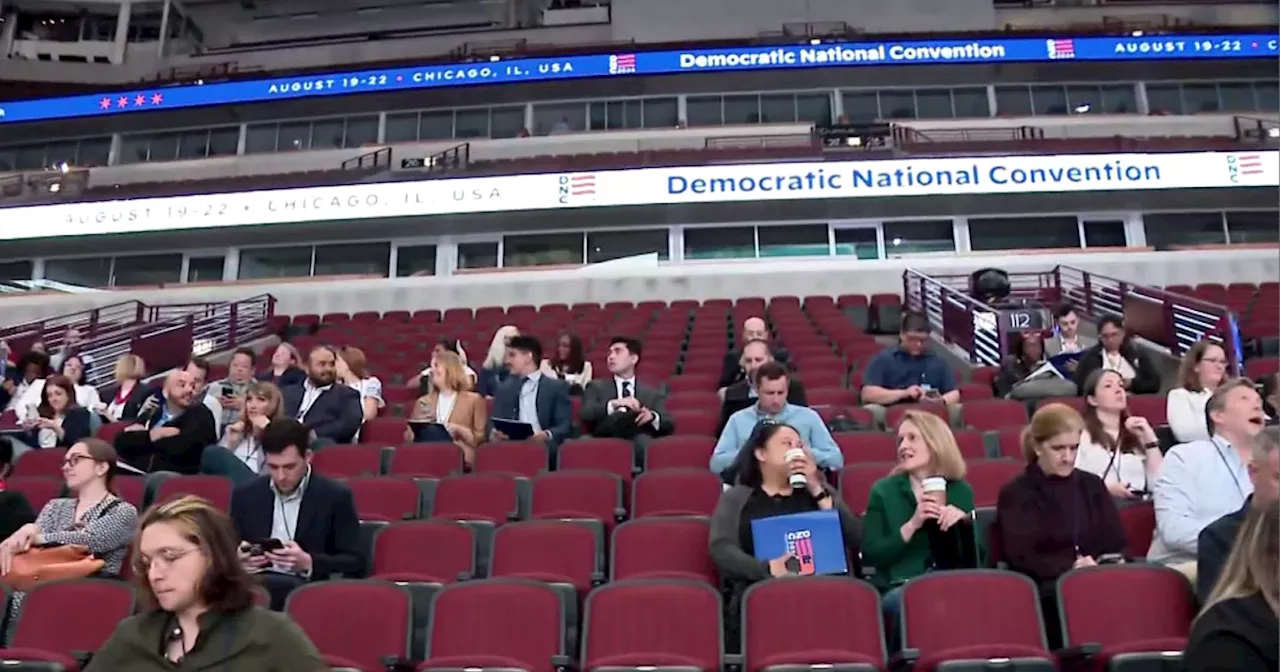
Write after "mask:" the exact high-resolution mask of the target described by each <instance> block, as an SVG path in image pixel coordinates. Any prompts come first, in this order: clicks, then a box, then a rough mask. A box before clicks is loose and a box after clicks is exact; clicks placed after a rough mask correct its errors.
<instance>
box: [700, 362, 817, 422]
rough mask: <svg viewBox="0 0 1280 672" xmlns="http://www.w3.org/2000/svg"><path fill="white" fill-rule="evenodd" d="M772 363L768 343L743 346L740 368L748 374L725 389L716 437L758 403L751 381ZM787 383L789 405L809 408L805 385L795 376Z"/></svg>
mask: <svg viewBox="0 0 1280 672" xmlns="http://www.w3.org/2000/svg"><path fill="white" fill-rule="evenodd" d="M772 361H776V360H774V358H773V352H772V351H771V349H770V348H769V343H768V341H761V340H755V341H748V342H747V343H746V345H743V346H742V359H741V364H740V368H741V369H742V370H743V371H745V372H746V374H747V377H746V379H744V380H740V381H738V382H736V383H734V384H732V385H730V386H729V387H726V388H725V390H724V398H723V399H722V400H721V402H720V423H719V424H718V425H717V427H716V436H720V433H721V432H723V431H724V426H725V425H727V424H729V417H730V416H732V415H733V414H734V413H737V412H738V411H741V410H742V409H744V408H746V407H748V406H751V405H752V404H754V403H756V398H757V395H756V390H755V386H753V385H752V384H751V381H753V380H755V377H756V371H758V370H759V369H760V367H761V366H763V365H764V364H766V363H768V362H772ZM787 381H788V382H787V403H789V404H791V405H793V406H804V407H806V408H807V407H808V406H809V400H808V399H807V398H806V397H805V393H804V383H801V382H800V381H799V380H798V379H796V377H795V376H788V377H787Z"/></svg>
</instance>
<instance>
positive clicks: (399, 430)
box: [360, 418, 406, 446]
mask: <svg viewBox="0 0 1280 672" xmlns="http://www.w3.org/2000/svg"><path fill="white" fill-rule="evenodd" d="M405 428H406V425H405V424H404V420H402V419H400V418H374V419H373V420H370V421H369V422H366V423H364V426H363V427H361V428H360V441H361V442H362V443H375V444H380V445H383V446H394V445H398V444H400V443H403V442H404V430H405Z"/></svg>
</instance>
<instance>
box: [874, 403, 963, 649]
mask: <svg viewBox="0 0 1280 672" xmlns="http://www.w3.org/2000/svg"><path fill="white" fill-rule="evenodd" d="M964 472H965V466H964V458H963V457H962V456H961V455H960V447H959V446H958V445H956V439H955V436H954V435H953V434H952V433H951V429H950V428H949V427H947V424H946V422H944V421H943V420H942V419H941V418H939V417H938V416H936V415H934V414H932V413H928V412H926V411H907V412H906V414H904V415H903V418H902V421H901V422H899V423H898V464H897V465H896V466H895V467H894V468H893V472H892V473H891V474H889V476H887V477H885V478H882V479H880V480H879V481H877V482H876V484H875V485H873V486H872V487H871V496H870V499H869V500H868V502H867V513H866V515H865V516H864V518H863V529H864V535H865V536H864V538H863V542H862V557H863V559H864V560H866V561H867V562H868V563H870V564H872V565H874V566H875V568H876V573H875V574H874V575H873V576H872V577H871V582H872V583H874V584H875V585H876V587H877V588H879V589H880V590H881V591H887V592H886V593H885V595H884V598H883V605H884V612H885V619H886V621H887V622H888V623H889V625H890V627H891V628H892V624H893V622H895V621H896V620H897V617H898V611H899V610H900V608H901V589H900V586H901V585H902V584H903V583H905V582H906V581H907V580H908V579H912V578H914V577H916V576H919V575H921V574H924V573H925V572H927V571H929V570H930V569H933V568H935V567H937V566H938V565H939V562H938V560H939V559H938V558H934V557H933V553H934V550H933V549H934V544H933V543H932V542H933V541H935V539H936V540H937V541H938V543H941V544H950V545H951V546H952V547H954V548H957V549H963V548H964V546H963V545H964V544H966V543H971V542H970V541H969V540H970V539H971V538H972V536H971V531H970V528H969V526H968V525H967V522H968V520H969V515H970V513H971V512H972V511H973V489H972V488H970V487H969V484H968V483H966V482H965V480H964ZM957 525H959V526H960V528H959V529H957V527H956V526H957ZM939 535H941V536H939ZM957 535H965V536H966V538H965V539H961V538H960V537H959V536H957Z"/></svg>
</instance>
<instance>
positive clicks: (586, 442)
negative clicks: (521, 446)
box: [557, 439, 636, 489]
mask: <svg viewBox="0 0 1280 672" xmlns="http://www.w3.org/2000/svg"><path fill="white" fill-rule="evenodd" d="M635 461H636V458H635V448H633V447H632V445H631V442H630V441H623V440H622V439H578V440H576V441H569V442H567V443H565V444H564V445H562V446H560V458H559V464H558V465H557V468H559V469H562V470H567V469H594V470H598V471H607V472H609V473H611V474H613V475H615V476H617V477H618V478H619V479H621V480H622V483H623V488H624V489H625V488H627V487H629V485H630V483H631V475H632V473H633V471H634V469H635Z"/></svg>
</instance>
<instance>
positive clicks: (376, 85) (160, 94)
mask: <svg viewBox="0 0 1280 672" xmlns="http://www.w3.org/2000/svg"><path fill="white" fill-rule="evenodd" d="M1277 53H1280V52H1278V51H1277V45H1276V35H1275V34H1261V33H1258V34H1253V33H1243V34H1231V35H1192V34H1187V35H1160V36H1151V37H1057V38H1055V37H1049V38H1033V37H1027V38H1014V39H1009V38H983V39H972V40H966V39H954V40H910V41H890V42H885V41H878V42H828V43H823V44H819V45H786V46H776V47H743V48H739V49H690V50H688V51H647V52H632V53H614V54H592V55H587V56H563V57H558V58H517V59H511V60H501V59H500V60H494V61H477V62H471V63H455V64H445V65H423V66H416V67H406V68H382V69H378V70H361V71H358V72H345V73H344V72H335V73H331V74H321V75H310V76H306V77H276V78H270V79H258V80H253V81H244V82H229V83H223V84H207V85H198V84H186V85H181V86H168V87H158V88H151V89H137V90H133V91H115V92H104V93H100V94H91V95H83V96H67V97H62V98H45V99H39V100H26V101H15V102H8V103H5V102H2V101H0V124H4V123H8V124H14V123H21V122H27V121H46V120H50V119H69V118H75V117H96V116H109V115H117V114H133V113H137V112H145V111H148V110H174V109H181V108H191V107H202V106H208V105H242V104H246V103H261V102H268V101H272V100H282V99H291V98H311V97H316V96H342V95H349V94H357V93H374V92H382V91H402V90H409V89H432V88H443V87H452V86H468V85H475V84H518V83H528V82H544V81H557V80H567V79H580V78H585V77H618V76H624V77H626V76H645V75H670V74H679V73H690V72H694V73H696V72H724V71H742V72H746V71H755V70H777V69H803V68H829V67H841V66H878V65H940V64H951V65H954V64H984V63H1035V62H1069V61H1176V60H1220V59H1247V58H1272V57H1275V56H1276V55H1277Z"/></svg>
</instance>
